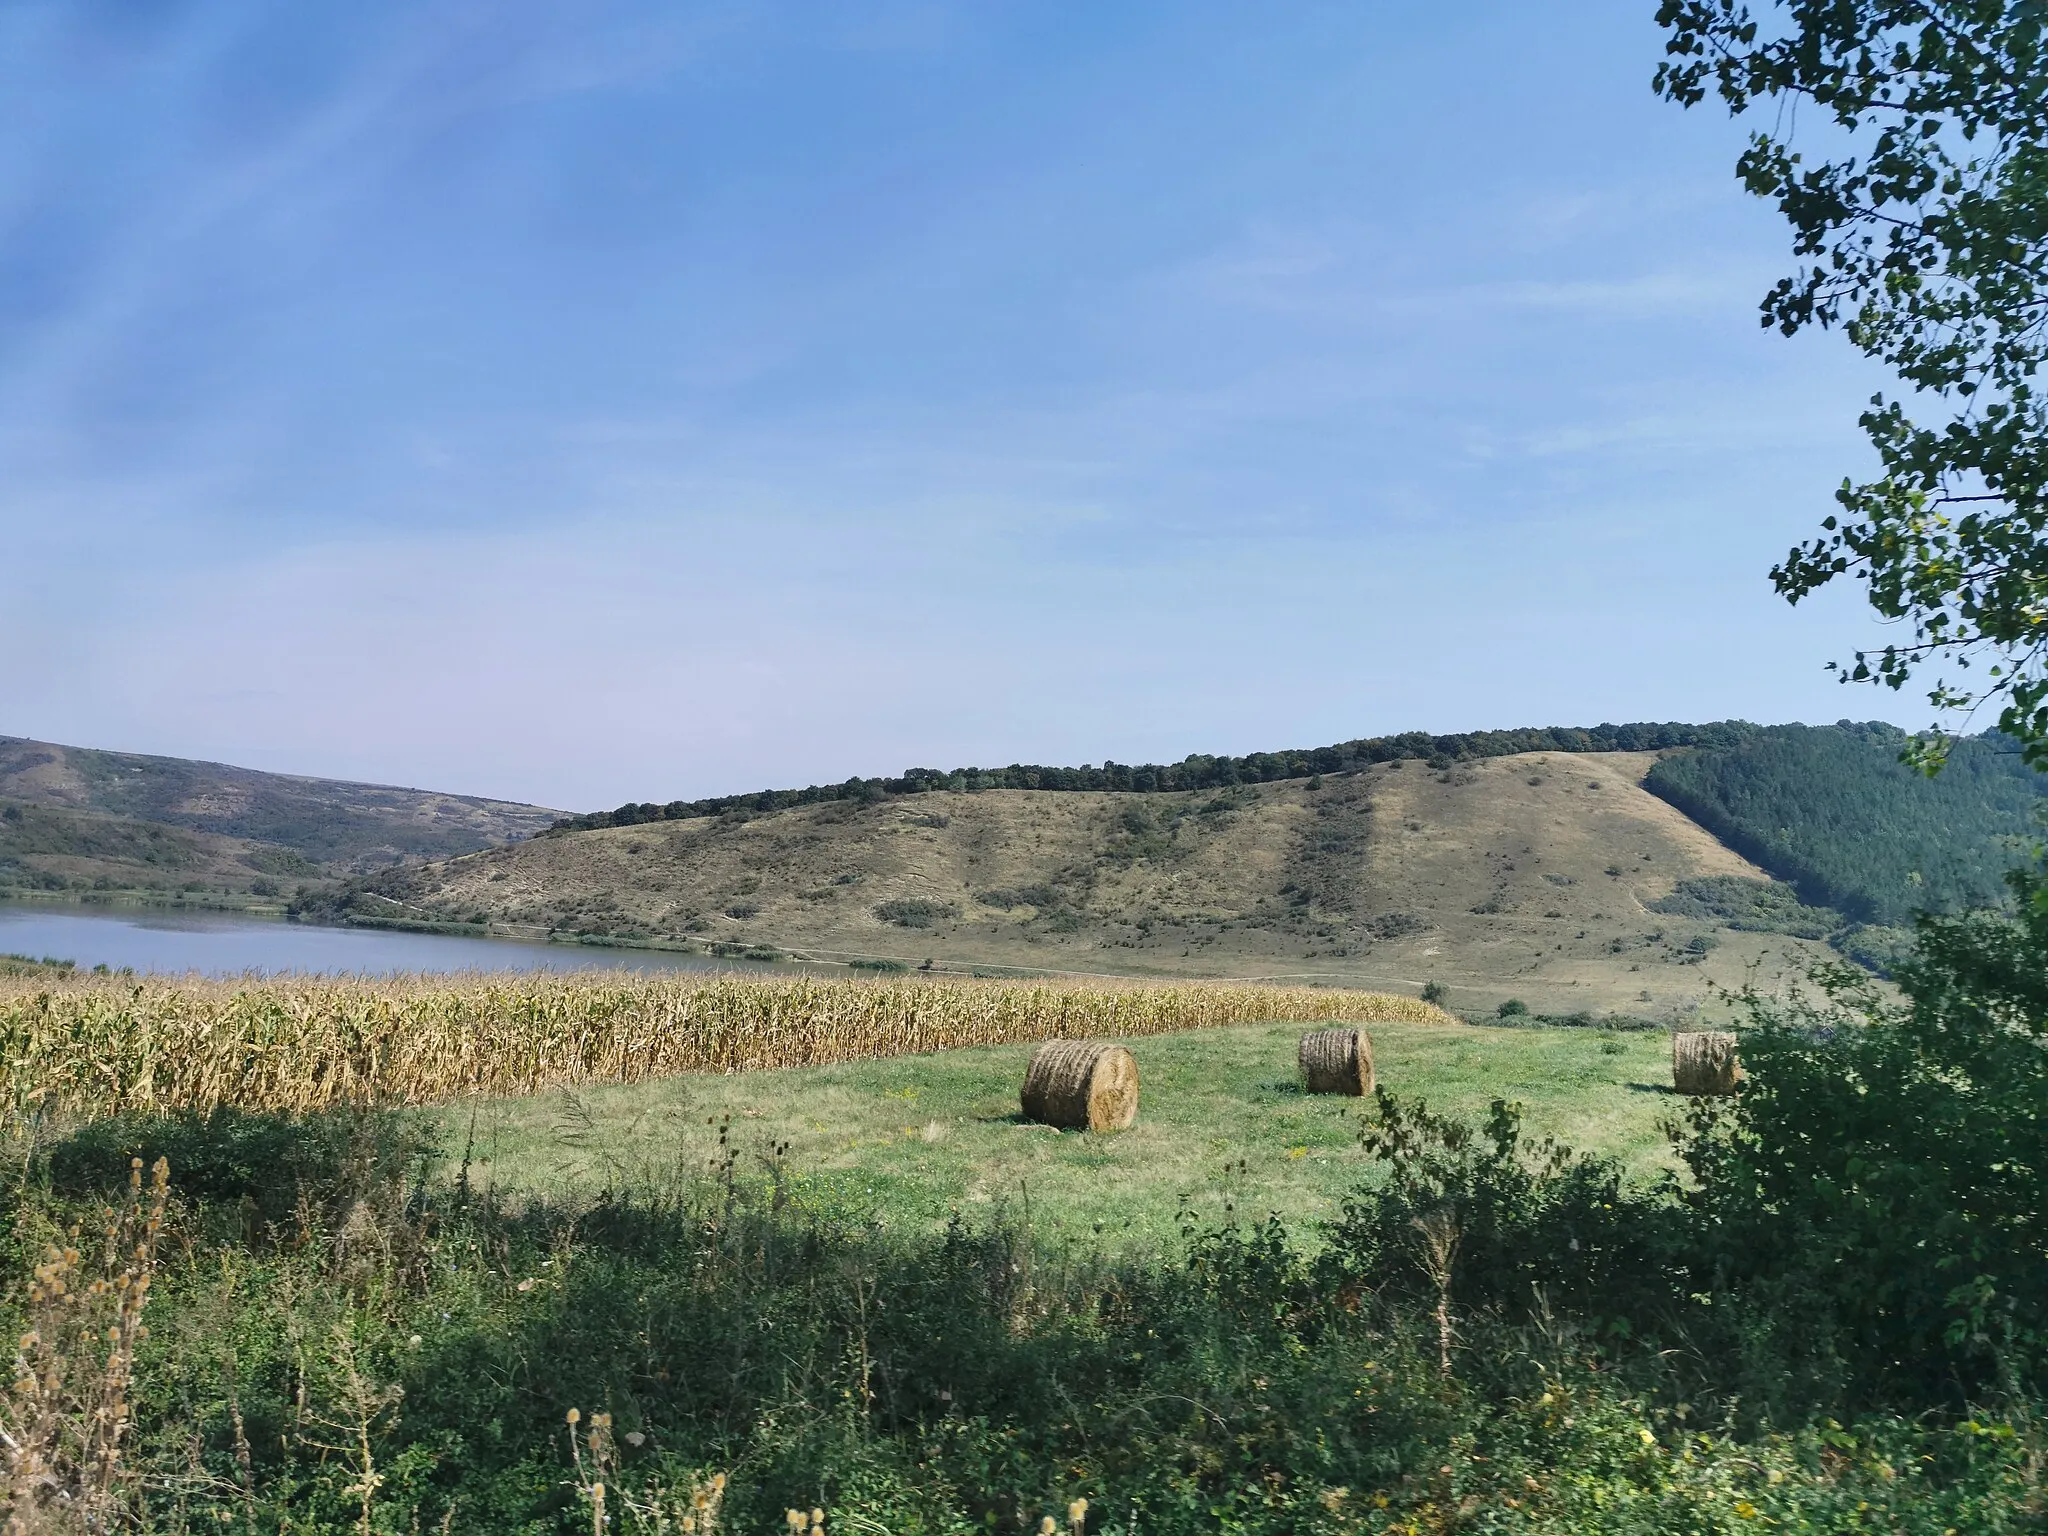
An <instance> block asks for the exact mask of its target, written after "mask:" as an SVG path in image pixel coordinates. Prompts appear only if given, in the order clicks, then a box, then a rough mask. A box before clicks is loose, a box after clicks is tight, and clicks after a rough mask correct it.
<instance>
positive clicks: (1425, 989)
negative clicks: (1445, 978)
mask: <svg viewBox="0 0 2048 1536" xmlns="http://www.w3.org/2000/svg"><path fill="white" fill-rule="evenodd" d="M1450 995H1451V989H1450V988H1449V987H1447V986H1445V985H1444V984H1443V983H1442V982H1440V981H1425V982H1424V983H1423V984H1422V1000H1423V1001H1424V1002H1425V1003H1435V1004H1437V1005H1438V1006H1439V1007H1441V1006H1442V1005H1443V1001H1444V999H1445V998H1447V997H1449V996H1450Z"/></svg>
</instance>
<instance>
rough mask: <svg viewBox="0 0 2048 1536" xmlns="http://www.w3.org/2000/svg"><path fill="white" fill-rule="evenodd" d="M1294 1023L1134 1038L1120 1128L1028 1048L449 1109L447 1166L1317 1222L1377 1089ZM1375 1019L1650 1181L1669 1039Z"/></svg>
mask: <svg viewBox="0 0 2048 1536" xmlns="http://www.w3.org/2000/svg"><path fill="white" fill-rule="evenodd" d="M1305 1027H1307V1025H1306V1024H1304V1023H1303V1022H1299V1021H1295V1020H1282V1019H1268V1020H1265V1021H1262V1022H1258V1023H1251V1024H1240V1025H1230V1026H1221V1027H1216V1028H1209V1029H1200V1030H1191V1031H1185V1032H1180V1033H1173V1034H1163V1035H1157V1036H1151V1037H1147V1038H1144V1039H1141V1040H1138V1041H1136V1042H1135V1051H1136V1054H1137V1058H1138V1066H1139V1074H1140V1082H1141V1107H1140V1110H1139V1115H1138V1123H1137V1124H1136V1125H1135V1126H1133V1127H1132V1128H1131V1129H1130V1130H1128V1131H1124V1132H1120V1133H1116V1134H1113V1135H1087V1134H1082V1133H1078V1132H1071V1131H1070V1132H1060V1131H1056V1130H1053V1129H1052V1128H1050V1127H1047V1126H1041V1125H1033V1124H1030V1123H1028V1122H1026V1121H1024V1120H1023V1119H1022V1118H1021V1117H1020V1115H1019V1110H1018V1086H1019V1084H1021V1083H1022V1081H1023V1079H1024V1068H1025V1064H1026V1062H1027V1061H1028V1060H1029V1058H1030V1055H1031V1051H1032V1047H1031V1046H1030V1045H1028V1044H1018V1045H1006V1046H989V1047H979V1048H972V1049H963V1050H952V1051H944V1052H935V1053H929V1054H920V1055H906V1056H894V1057H889V1058H886V1059H882V1060H876V1061H861V1062H847V1063H841V1064H838V1065H832V1066H824V1067H811V1068H800V1069H789V1070H781V1071H759V1072H747V1073H742V1074H734V1075H723V1074H721V1075H713V1074H688V1075H684V1076H679V1077H673V1078H665V1079H662V1080H659V1081H653V1082H646V1083H640V1084H630V1085H601V1086H593V1087H588V1088H583V1089H578V1090H574V1091H557V1092H553V1093H548V1094H541V1095H530V1096H524V1097H519V1098H493V1099H479V1100H476V1101H472V1102H467V1103H459V1104H455V1105H451V1106H448V1107H446V1108H444V1109H443V1110H442V1111H441V1112H440V1115H439V1117H438V1121H437V1123H438V1125H439V1126H440V1134H441V1142H442V1145H443V1146H444V1147H445V1148H447V1149H448V1153H449V1155H450V1157H451V1158H460V1157H461V1156H462V1154H463V1149H465V1148H467V1149H468V1161H469V1164H470V1177H471V1178H472V1179H474V1180H476V1181H477V1182H479V1183H480V1184H490V1183H495V1184H497V1185H501V1186H502V1187H504V1188H506V1189H508V1190H526V1191H537V1192H541V1193H544V1194H546V1195H548V1196H550V1197H552V1198H558V1199H572V1198H575V1197H578V1196H581V1197H589V1196H591V1195H594V1194H597V1193H599V1192H601V1191H603V1190H605V1189H607V1188H612V1189H629V1188H647V1187H653V1186H657V1185H659V1184H661V1183H664V1182H673V1181H674V1180H675V1179H676V1178H677V1177H678V1176H682V1177H688V1176H692V1175H695V1174H697V1173H700V1172H701V1171H703V1170H704V1169H706V1168H708V1167H710V1166H713V1165H714V1164H716V1163H717V1162H718V1160H719V1159H720V1158H721V1157H723V1156H726V1155H728V1154H737V1155H738V1157H739V1158H740V1159H741V1160H742V1161H743V1162H744V1163H745V1164H746V1165H747V1167H748V1168H749V1169H751V1170H755V1171H759V1170H761V1169H763V1168H766V1167H770V1166H772V1167H773V1168H774V1169H775V1170H776V1171H777V1174H778V1176H779V1177H780V1178H782V1179H783V1180H785V1181H786V1182H787V1184H788V1185H789V1187H790V1188H791V1190H792V1192H793V1193H798V1194H800V1195H801V1196H802V1198H804V1199H805V1200H806V1201H807V1202H809V1203H812V1204H816V1205H823V1206H829V1207H833V1208H838V1209H872V1210H874V1211H876V1212H878V1213H881V1214H882V1215H883V1217H884V1218H885V1219H886V1220H888V1221H891V1222H894V1223H898V1224H901V1225H903V1226H905V1227H907V1228H909V1229H912V1230H935V1229H937V1228H940V1227H943V1226H944V1225H945V1223H946V1222H948V1221H949V1220H951V1219H952V1218H953V1217H954V1216H955V1215H956V1214H960V1213H967V1214H971V1215H979V1216H981V1217H987V1216H988V1215H990V1214H991V1213H993V1212H996V1211H1005V1212H1007V1213H1009V1214H1010V1215H1012V1216H1014V1217H1016V1218H1017V1219H1019V1220H1024V1219H1026V1218H1027V1217H1028V1220H1029V1224H1030V1225H1031V1226H1032V1228H1033V1229H1035V1230H1038V1231H1039V1232H1041V1233H1042V1234H1043V1235H1045V1236H1046V1237H1048V1238H1059V1237H1062V1236H1076V1237H1080V1238H1083V1239H1086V1240H1092V1241H1097V1242H1101V1243H1104V1244H1107V1245H1108V1246H1111V1247H1115V1248H1119V1249H1124V1248H1136V1247H1147V1246H1150V1247H1154V1248H1156V1247H1158V1246H1159V1245H1160V1244H1162V1243H1164V1242H1166V1241H1168V1240H1169V1239H1171V1238H1172V1237H1173V1236H1174V1235H1175V1233H1176V1231H1177V1230H1178V1227H1179V1224H1180V1222H1181V1221H1182V1220H1183V1219H1184V1218H1187V1217H1192V1218H1194V1219H1197V1220H1200V1221H1205V1222H1206V1221H1213V1220H1219V1219H1222V1218H1223V1217H1224V1216H1225V1214H1226V1207H1228V1208H1230V1209H1231V1210H1234V1211H1235V1212H1236V1213H1237V1214H1239V1215H1242V1216H1245V1217H1250V1218H1263V1217H1265V1216H1267V1215H1271V1214H1277V1215H1279V1216H1281V1217H1282V1218H1283V1219H1285V1220H1286V1221H1287V1223H1288V1224H1289V1226H1290V1227H1291V1228H1294V1229H1296V1230H1299V1231H1301V1232H1303V1233H1304V1235H1306V1234H1307V1233H1308V1232H1309V1231H1310V1230H1311V1226H1312V1223H1314V1222H1316V1221H1319V1220H1322V1219H1326V1218H1329V1217H1332V1216H1334V1215H1335V1214H1336V1212H1337V1210H1338V1207H1339V1204H1340V1202H1341V1200H1342V1199H1343V1197H1344V1196H1345V1195H1346V1194H1348V1193H1350V1192H1351V1191H1352V1190H1353V1189H1355V1188H1356V1187H1357V1185H1358V1184H1359V1183H1360V1182H1361V1181H1363V1180H1365V1179H1368V1178H1370V1177H1372V1176H1373V1174H1374V1170H1373V1166H1372V1160H1371V1159H1370V1158H1369V1157H1368V1156H1367V1155H1366V1153H1365V1152H1364V1151H1363V1150H1362V1149H1361V1147H1360V1145H1359V1137H1358V1132H1359V1128H1360V1126H1361V1124H1362V1123H1363V1120H1364V1119H1365V1118H1366V1117H1368V1116H1369V1114H1370V1111H1371V1109H1372V1105H1371V1103H1370V1101H1361V1100H1358V1099H1346V1098H1341V1097H1335V1096H1323V1095H1309V1094H1305V1093H1303V1092H1302V1091H1301V1088H1300V1086H1299V1084H1298V1081H1297V1073H1296V1070H1295V1047H1296V1043H1297V1041H1298V1039H1299V1037H1300V1035H1301V1033H1302V1030H1303V1029H1304V1028H1305ZM1371 1034H1372V1038H1373V1043H1374V1050H1375V1056H1376V1060H1377V1065H1378V1071H1379V1079H1380V1083H1381V1085H1382V1086H1383V1087H1386V1088H1387V1089H1388V1090H1389V1091H1391V1092H1396V1093H1399V1094H1402V1095H1404V1096H1420V1097H1421V1098H1423V1099H1424V1100H1426V1101H1427V1102H1428V1104H1429V1105H1430V1106H1431V1108H1433V1109H1436V1110H1439V1111H1443V1112H1448V1113H1451V1114H1455V1115H1458V1116H1460V1117H1463V1118H1466V1119H1471V1120H1480V1119H1483V1118H1484V1117H1485V1115H1486V1113H1487V1109H1488V1106H1489V1105H1490V1103H1491V1102H1492V1101H1493V1100H1494V1099H1496V1098H1507V1099H1510V1100H1514V1101H1517V1102H1519V1103H1520V1104H1521V1105H1522V1106H1523V1110H1524V1118H1525V1124H1526V1125H1527V1127H1528V1129H1529V1131H1530V1133H1531V1134H1532V1135H1534V1136H1551V1137H1555V1138H1556V1139H1557V1140H1559V1141H1562V1142H1564V1143H1567V1144H1569V1145H1572V1146H1575V1147H1578V1148H1582V1149H1586V1150H1591V1151H1596V1152H1599V1153H1602V1154H1605V1155H1608V1156H1612V1157H1614V1158H1616V1159H1618V1160H1620V1161H1621V1162H1622V1163H1623V1164H1624V1165H1625V1166H1626V1167H1628V1168H1629V1170H1630V1171H1631V1172H1632V1173H1633V1174H1636V1175H1639V1176H1641V1175H1649V1174H1651V1173H1654V1172H1656V1171H1659V1170H1662V1169H1664V1168H1666V1167H1668V1166H1669V1158H1668V1145H1667V1139H1666V1138H1665V1136H1664V1135H1663V1133H1662V1132H1661V1131H1660V1130H1659V1122H1660V1121H1661V1120H1662V1119H1664V1118H1666V1117H1668V1116H1669V1115H1670V1114H1671V1113H1672V1112H1673V1110H1674V1108H1675V1106H1676V1104H1677V1102H1678V1101H1677V1100H1676V1099H1675V1097H1674V1096H1673V1095H1672V1094H1671V1093H1670V1091H1669V1086H1670V1081H1671V1065H1670V1044H1669V1037H1668V1036H1666V1035H1665V1034H1663V1033H1662V1032H1661V1031H1641V1032H1634V1033H1625V1034H1624V1033H1608V1032H1606V1031H1598V1030H1592V1029H1494V1028H1478V1027H1474V1026H1471V1025H1466V1024H1462V1023H1458V1022H1455V1021H1451V1020H1448V1019H1437V1020H1431V1021H1426V1022H1423V1021H1398V1020H1397V1021H1392V1022H1384V1023H1375V1024H1373V1025H1371Z"/></svg>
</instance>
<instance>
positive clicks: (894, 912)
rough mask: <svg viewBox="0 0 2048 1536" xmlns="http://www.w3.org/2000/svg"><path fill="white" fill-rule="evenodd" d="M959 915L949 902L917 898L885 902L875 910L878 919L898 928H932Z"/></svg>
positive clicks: (910, 897) (956, 908) (958, 911)
mask: <svg viewBox="0 0 2048 1536" xmlns="http://www.w3.org/2000/svg"><path fill="white" fill-rule="evenodd" d="M959 915H960V909H959V908H958V907H956V906H954V905H953V904H952V903H951V902H949V901H927V900H924V899H922V898H920V897H915V896H906V897H902V898H900V899H898V900H895V901H885V902H882V903H880V904H879V905H878V906H877V907H876V908H875V916H876V917H879V918H880V919H881V920H882V921H883V922H885V923H894V924H895V925H896V926H897V927H898V928H930V927H934V926H935V925H937V924H939V923H942V922H947V921H949V920H951V919H953V918H956V917H958V916H959Z"/></svg>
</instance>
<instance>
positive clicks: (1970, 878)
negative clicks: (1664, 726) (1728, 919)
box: [1643, 721, 2048, 927]
mask: <svg viewBox="0 0 2048 1536" xmlns="http://www.w3.org/2000/svg"><path fill="white" fill-rule="evenodd" d="M1907 739H1908V738H1907V736H1906V733H1905V732H1903V731H1901V730H1899V729H1898V728H1897V727H1896V726H1891V725H1883V724H1879V723H1876V722H1870V723H1866V724H1856V723H1852V722H1850V721H1842V722H1840V723H1838V724H1835V725H1823V726H1805V725H1772V726H1751V727H1746V728H1744V729H1743V730H1742V731H1741V732H1740V733H1735V734H1731V735H1729V736H1727V737H1725V738H1723V739H1720V740H1716V741H1715V742H1714V743H1713V744H1712V745H1711V746H1702V747H1701V749H1699V750H1697V751H1690V752H1678V753H1674V754H1672V755H1671V756H1669V757H1666V758H1665V759H1664V760H1663V761H1661V762H1659V763H1658V764H1657V765H1656V767H1654V768H1652V769H1651V770H1650V773H1649V776H1648V777H1647V778H1646V779H1645V780H1644V782H1643V787H1644V788H1645V789H1647V790H1649V791H1650V792H1651V793H1652V794H1655V795H1658V796H1660V797H1661V798H1663V799H1664V800H1665V801H1667V802H1668V803H1670V804H1671V805H1672V806H1674V807H1676V808H1677V809H1678V810H1681V811H1683V812H1684V813H1685V814H1686V815H1687V816H1690V817H1691V818H1692V819H1693V820H1694V821H1696V822H1698V823H1699V824H1700V825H1701V826H1703V827H1705V828H1706V829H1707V830H1708V831H1709V832H1711V833H1713V834H1714V836H1715V837H1717V838H1719V839H1720V840H1721V841H1722V842H1723V843H1725V844H1727V845H1728V846H1729V847H1730V848H1732V849H1734V850H1735V851H1736V852H1737V853H1740V854H1741V855H1743V857H1745V858H1747V859H1750V860H1752V861H1754V862H1755V863H1757V864H1759V865H1761V866H1762V867H1763V868H1765V869H1767V870H1769V871H1770V872H1771V873H1772V874H1773V875H1775V876H1777V877H1778V878H1779V879H1780V880H1784V881H1787V882H1789V883H1790V884H1792V885H1793V886H1794V887H1796V888H1797V889H1798V891H1799V895H1800V897H1801V898H1802V899H1803V900H1804V901H1805V902H1807V903H1808V904H1809V905H1812V906H1816V907H1831V908H1833V909H1834V910H1836V911H1838V912H1840V913H1842V914H1843V915H1844V916H1845V917H1848V918H1851V919H1853V920H1855V921H1857V922H1862V923H1874V924H1880V925H1885V926H1890V927H1904V926H1907V925H1909V924H1910V923H1911V922H1912V920H1913V917H1914V915H1915V914H1916V913H1918V912H1921V911H1933V912H1955V911H1961V910H1963V909H1966V908H1969V907H1983V906H1998V905H2001V904H2003V903H2004V901H2005V899H2006V886H2005V874H2006V871H2007V870H2009V869H2011V868H2012V867H2013V866H2014V865H2015V864H2016V863H2018V862H2019V861H2020V859H2021V858H2022V856H2023V854H2024V851H2025V848H2026V846H2027V844H2028V842H2029V840H2030V834H2031V833H2032V831H2033V829H2034V814H2035V809H2036V807H2037V806H2038V805H2039V804H2040V801H2041V797H2042V795H2043V793H2044V792H2048V776H2044V775H2042V774H2040V773H2037V772H2035V771H2034V770H2033V769H2031V768H2029V767H2028V766H2027V765H2026V764H2025V762H2023V761H2022V760H2021V757H2020V753H2019V748H2018V747H2017V746H2016V745H2015V744H2014V743H2013V742H2011V741H2010V740H2008V739H2007V738H2005V737H2003V736H2000V735H1998V734H1997V733H1995V732H1992V733H1987V734H1985V735H1983V736H1977V737H1971V738H1968V739H1966V740H1963V741H1960V742H1958V743H1956V746H1955V749H1954V751H1953V752H1952V753H1951V755H1950V757H1949V762H1948V766H1947V767H1946V768H1945V769H1944V770H1943V771H1942V772H1941V773H1940V774H1939V775H1937V776H1936V777H1934V778H1932V779H1929V778H1926V777H1924V776H1923V775H1921V774H1919V773H1917V772H1916V771H1914V770H1913V769H1911V768H1909V767H1907V766H1906V765H1905V764H1903V763H1902V762H1900V760H1899V753H1900V751H1901V750H1902V749H1903V748H1904V747H1905V745H1906V742H1907Z"/></svg>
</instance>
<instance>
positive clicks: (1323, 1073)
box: [1300, 1029, 1374, 1098]
mask: <svg viewBox="0 0 2048 1536" xmlns="http://www.w3.org/2000/svg"><path fill="white" fill-rule="evenodd" d="M1300 1055H1301V1080H1302V1083H1303V1084H1304V1085H1305V1086H1306V1087H1307V1089H1308V1091H1309V1092H1310V1093H1348V1094H1350V1095H1352V1096H1353V1097H1354V1098H1356V1097H1361V1096H1364V1095H1369V1094H1370V1093H1371V1092H1372V1090H1373V1086H1374V1083H1373V1072H1372V1036H1371V1035H1368V1034H1367V1033H1366V1032H1365V1031H1364V1030H1362V1029H1315V1030H1310V1031H1309V1032H1308V1033H1307V1034H1305V1035H1303V1036H1302V1037H1301V1053H1300Z"/></svg>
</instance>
